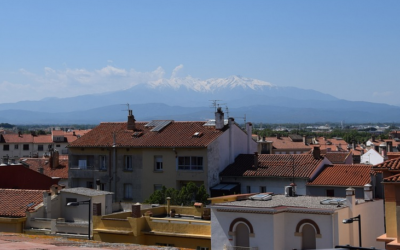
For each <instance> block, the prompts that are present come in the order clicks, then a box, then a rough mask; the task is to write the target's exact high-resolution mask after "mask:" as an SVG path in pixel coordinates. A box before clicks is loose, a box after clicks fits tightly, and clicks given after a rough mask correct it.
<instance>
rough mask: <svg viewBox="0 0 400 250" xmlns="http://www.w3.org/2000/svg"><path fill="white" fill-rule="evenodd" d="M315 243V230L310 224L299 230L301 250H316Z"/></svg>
mask: <svg viewBox="0 0 400 250" xmlns="http://www.w3.org/2000/svg"><path fill="white" fill-rule="evenodd" d="M316 248H317V241H316V238H315V229H314V227H313V226H311V225H310V224H305V225H304V226H303V227H302V230H301V249H316Z"/></svg>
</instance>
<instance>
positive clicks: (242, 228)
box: [229, 218, 254, 250]
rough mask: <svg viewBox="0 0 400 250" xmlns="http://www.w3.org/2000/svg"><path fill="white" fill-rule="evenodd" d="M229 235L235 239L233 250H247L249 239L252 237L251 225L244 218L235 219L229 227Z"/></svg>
mask: <svg viewBox="0 0 400 250" xmlns="http://www.w3.org/2000/svg"><path fill="white" fill-rule="evenodd" d="M229 235H231V236H234V237H235V246H236V248H235V249H237V250H240V249H247V248H248V247H250V237H254V231H253V225H251V223H250V222H249V221H248V220H246V219H245V218H237V219H235V220H233V221H232V223H231V225H230V226H229ZM241 247H243V248H241Z"/></svg>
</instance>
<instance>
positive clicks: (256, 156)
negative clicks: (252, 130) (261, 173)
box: [254, 152, 258, 168]
mask: <svg viewBox="0 0 400 250" xmlns="http://www.w3.org/2000/svg"><path fill="white" fill-rule="evenodd" d="M254 167H255V168H258V152H254Z"/></svg>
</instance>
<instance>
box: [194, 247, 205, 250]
mask: <svg viewBox="0 0 400 250" xmlns="http://www.w3.org/2000/svg"><path fill="white" fill-rule="evenodd" d="M196 250H208V247H197V248H196Z"/></svg>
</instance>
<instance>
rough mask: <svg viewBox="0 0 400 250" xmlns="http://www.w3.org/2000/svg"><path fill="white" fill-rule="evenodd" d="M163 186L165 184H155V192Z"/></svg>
mask: <svg viewBox="0 0 400 250" xmlns="http://www.w3.org/2000/svg"><path fill="white" fill-rule="evenodd" d="M162 187H163V185H161V184H154V192H155V191H157V190H161V189H162Z"/></svg>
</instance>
